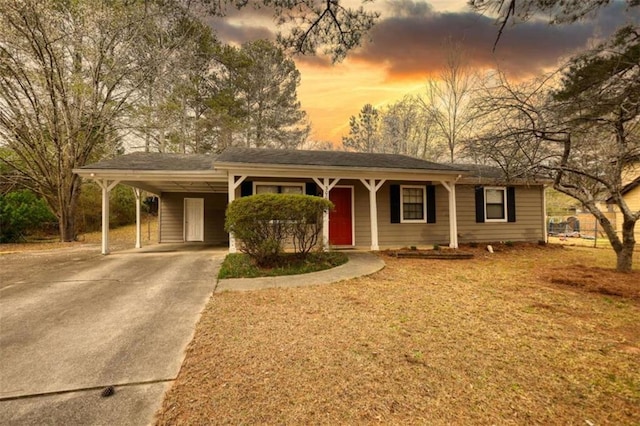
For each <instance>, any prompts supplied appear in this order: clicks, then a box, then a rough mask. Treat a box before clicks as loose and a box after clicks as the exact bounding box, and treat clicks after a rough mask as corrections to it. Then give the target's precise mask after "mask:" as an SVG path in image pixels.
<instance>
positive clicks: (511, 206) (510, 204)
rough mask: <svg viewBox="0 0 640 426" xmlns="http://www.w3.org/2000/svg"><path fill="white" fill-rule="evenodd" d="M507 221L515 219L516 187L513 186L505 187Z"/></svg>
mask: <svg viewBox="0 0 640 426" xmlns="http://www.w3.org/2000/svg"><path fill="white" fill-rule="evenodd" d="M507 221H508V222H515V221H516V188H515V186H509V187H507Z"/></svg>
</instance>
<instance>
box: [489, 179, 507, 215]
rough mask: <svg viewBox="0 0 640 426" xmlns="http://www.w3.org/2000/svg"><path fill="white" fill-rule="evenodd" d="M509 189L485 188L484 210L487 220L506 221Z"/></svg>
mask: <svg viewBox="0 0 640 426" xmlns="http://www.w3.org/2000/svg"><path fill="white" fill-rule="evenodd" d="M506 206H507V189H506V188H486V187H485V188H484V212H485V220H486V221H487V222H491V221H493V222H506V220H507V207H506Z"/></svg>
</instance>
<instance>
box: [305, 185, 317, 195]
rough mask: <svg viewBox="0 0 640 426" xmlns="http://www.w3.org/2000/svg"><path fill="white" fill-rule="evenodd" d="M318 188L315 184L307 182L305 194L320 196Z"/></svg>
mask: <svg viewBox="0 0 640 426" xmlns="http://www.w3.org/2000/svg"><path fill="white" fill-rule="evenodd" d="M317 188H318V187H317V186H316V184H315V182H307V183H306V184H305V185H304V193H305V194H307V195H318V189H317Z"/></svg>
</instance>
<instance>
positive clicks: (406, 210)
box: [400, 186, 427, 223]
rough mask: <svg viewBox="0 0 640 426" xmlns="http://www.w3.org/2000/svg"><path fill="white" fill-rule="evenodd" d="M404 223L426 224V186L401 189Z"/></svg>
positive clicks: (403, 187)
mask: <svg viewBox="0 0 640 426" xmlns="http://www.w3.org/2000/svg"><path fill="white" fill-rule="evenodd" d="M400 197H401V200H400V208H401V210H402V211H401V212H400V215H401V216H400V217H401V218H402V223H425V222H426V218H425V211H426V207H427V206H426V195H425V187H424V186H401V187H400Z"/></svg>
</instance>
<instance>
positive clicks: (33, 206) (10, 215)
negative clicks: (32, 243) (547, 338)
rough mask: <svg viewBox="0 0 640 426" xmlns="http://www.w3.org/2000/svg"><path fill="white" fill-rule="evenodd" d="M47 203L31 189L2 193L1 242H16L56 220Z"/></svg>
mask: <svg viewBox="0 0 640 426" xmlns="http://www.w3.org/2000/svg"><path fill="white" fill-rule="evenodd" d="M55 221H56V217H55V216H54V215H53V213H51V210H49V207H48V206H47V203H46V202H45V201H44V200H43V199H42V198H40V197H38V196H37V195H36V194H34V193H33V192H31V191H29V190H26V189H25V190H22V191H13V192H9V193H8V194H5V195H0V243H9V242H15V241H18V240H20V239H21V238H23V237H24V236H25V235H27V234H28V233H30V232H32V231H35V230H37V229H38V228H39V227H41V226H42V225H44V224H45V223H47V222H55Z"/></svg>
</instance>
